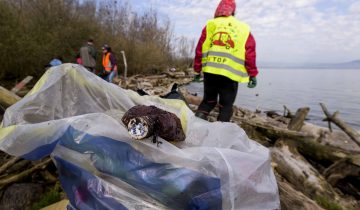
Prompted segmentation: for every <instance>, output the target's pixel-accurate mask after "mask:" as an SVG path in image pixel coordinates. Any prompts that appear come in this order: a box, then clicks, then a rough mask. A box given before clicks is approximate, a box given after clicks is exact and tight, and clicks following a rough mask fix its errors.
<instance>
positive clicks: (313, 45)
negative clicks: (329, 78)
mask: <svg viewBox="0 0 360 210" xmlns="http://www.w3.org/2000/svg"><path fill="white" fill-rule="evenodd" d="M129 2H130V3H131V4H132V7H133V9H134V10H136V11H138V12H141V11H143V10H145V9H147V8H150V7H153V8H155V9H157V11H158V12H159V15H160V17H168V18H169V19H170V20H171V22H172V24H173V26H174V32H175V33H176V34H177V35H179V36H180V35H184V36H187V37H189V38H194V39H196V42H197V40H198V37H199V36H200V33H201V30H202V28H203V27H204V25H205V24H206V20H207V19H210V18H212V17H213V15H214V12H215V9H216V7H217V5H218V2H219V0H133V1H129ZM236 4H237V10H236V17H237V18H239V19H240V20H243V21H244V22H246V23H248V24H249V25H250V27H251V31H252V33H253V35H254V37H255V39H256V42H257V54H258V61H262V62H283V63H304V62H308V63H336V62H345V61H351V60H356V59H360V0H236Z"/></svg>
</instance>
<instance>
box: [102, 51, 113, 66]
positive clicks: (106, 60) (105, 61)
mask: <svg viewBox="0 0 360 210" xmlns="http://www.w3.org/2000/svg"><path fill="white" fill-rule="evenodd" d="M110 54H111V53H110V52H108V53H106V54H105V55H103V59H102V65H103V67H104V70H105V71H111V69H112V64H111V61H110Z"/></svg>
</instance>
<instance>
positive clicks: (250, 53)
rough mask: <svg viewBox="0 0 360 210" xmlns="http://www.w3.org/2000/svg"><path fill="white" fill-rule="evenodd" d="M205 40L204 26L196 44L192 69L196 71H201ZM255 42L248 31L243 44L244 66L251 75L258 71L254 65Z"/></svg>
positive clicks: (253, 75) (254, 75)
mask: <svg viewBox="0 0 360 210" xmlns="http://www.w3.org/2000/svg"><path fill="white" fill-rule="evenodd" d="M205 40H206V27H205V28H204V29H203V30H202V33H201V36H200V39H199V42H198V44H197V46H196V51H195V60H194V70H195V71H196V72H197V73H200V72H201V58H202V45H203V43H204V42H205ZM255 48H256V42H255V39H254V37H253V35H252V34H251V33H250V35H249V37H248V39H247V41H246V44H245V49H246V51H245V68H246V70H247V72H248V74H249V76H251V77H256V75H257V74H258V73H259V72H258V69H257V67H256V49H255Z"/></svg>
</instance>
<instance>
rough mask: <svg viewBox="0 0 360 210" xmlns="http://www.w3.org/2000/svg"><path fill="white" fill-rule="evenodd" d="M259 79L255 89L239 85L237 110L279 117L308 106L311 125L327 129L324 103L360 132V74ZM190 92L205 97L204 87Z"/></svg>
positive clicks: (301, 73) (285, 72)
mask: <svg viewBox="0 0 360 210" xmlns="http://www.w3.org/2000/svg"><path fill="white" fill-rule="evenodd" d="M257 79H258V86H257V87H256V88H255V89H249V88H247V87H246V85H245V84H240V85H239V91H238V95H237V98H236V102H235V104H236V105H237V106H241V107H245V108H248V109H250V110H253V111H254V110H255V109H256V108H258V109H260V110H263V111H268V110H275V111H278V113H279V114H282V113H283V111H284V109H283V105H286V106H287V107H288V108H289V109H290V110H291V111H292V112H293V113H295V112H296V110H297V109H298V108H300V107H305V106H308V107H310V113H309V115H308V118H309V122H312V123H314V124H318V125H323V126H327V124H326V123H324V122H322V119H323V118H324V116H325V115H324V113H323V112H322V109H321V107H320V105H319V103H320V102H322V103H325V105H326V106H327V108H328V110H329V111H330V112H331V113H334V112H335V111H337V110H338V111H339V112H340V114H339V116H340V117H341V119H342V120H344V121H345V122H346V123H348V124H349V125H351V126H352V127H353V128H355V129H356V130H360V82H359V79H360V70H328V69H261V72H260V74H259V75H258V77H257ZM188 89H189V91H190V92H192V93H194V92H196V93H198V94H199V95H200V96H202V94H203V93H202V89H203V84H202V83H192V84H190V85H189V86H188ZM256 94H258V96H256ZM335 127H336V126H335Z"/></svg>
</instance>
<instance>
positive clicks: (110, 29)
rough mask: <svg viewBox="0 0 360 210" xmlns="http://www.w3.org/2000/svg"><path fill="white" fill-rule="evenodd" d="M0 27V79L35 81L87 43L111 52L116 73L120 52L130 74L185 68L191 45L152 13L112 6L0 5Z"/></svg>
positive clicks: (72, 1)
mask: <svg viewBox="0 0 360 210" xmlns="http://www.w3.org/2000/svg"><path fill="white" fill-rule="evenodd" d="M0 26H1V27H0V78H2V79H12V78H20V77H24V76H26V75H33V76H35V77H38V76H40V75H42V74H43V72H44V66H45V65H46V64H48V63H49V61H50V60H51V59H52V58H54V57H61V58H62V59H63V60H64V62H75V57H76V55H77V53H78V50H79V48H80V47H81V45H83V44H84V42H86V40H88V39H89V38H92V39H94V40H95V46H96V48H97V49H100V48H101V46H102V45H103V44H105V43H106V44H109V45H110V46H111V47H112V49H113V52H114V53H115V54H116V56H117V59H118V61H119V64H120V71H121V69H122V66H121V63H122V62H121V61H122V57H121V53H120V52H121V51H124V52H125V53H126V57H127V62H128V68H129V73H130V74H138V73H154V72H156V71H158V70H163V69H164V68H167V67H169V66H173V65H178V66H181V65H184V64H185V63H186V62H189V61H188V60H187V59H184V57H186V56H189V55H190V54H187V53H184V52H187V51H188V49H190V48H191V45H192V44H193V42H190V41H188V40H186V39H183V38H182V39H180V41H177V40H179V39H176V37H175V36H174V34H173V32H172V26H171V23H170V21H169V20H164V19H161V20H159V17H158V14H157V12H156V11H155V10H153V9H148V10H147V11H146V12H143V13H141V14H140V13H137V12H134V11H133V10H132V9H131V7H130V5H129V4H128V3H127V2H124V1H116V0H103V1H96V0H83V1H80V0H51V1H49V0H0ZM179 46H180V47H179ZM179 50H180V51H181V52H179ZM98 53H99V55H98V58H101V51H100V50H98ZM100 62H101V61H100V59H98V65H97V68H98V69H100V68H101V63H100Z"/></svg>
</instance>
